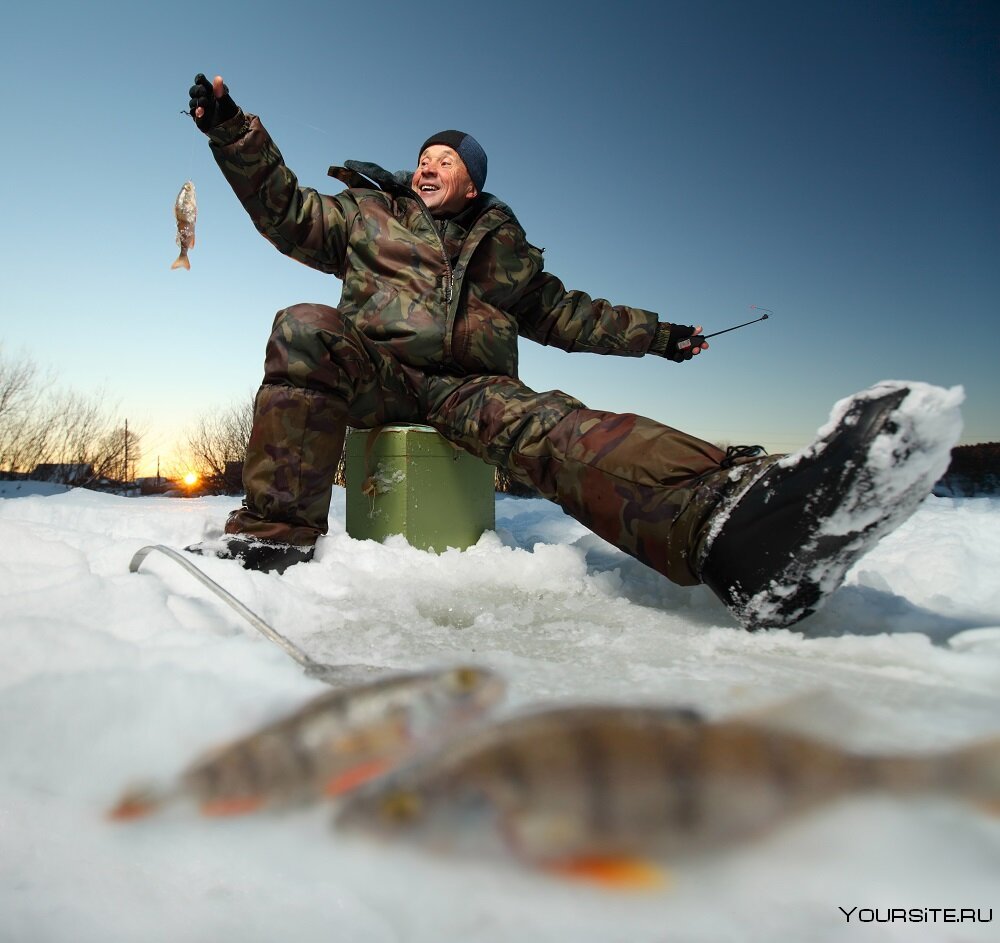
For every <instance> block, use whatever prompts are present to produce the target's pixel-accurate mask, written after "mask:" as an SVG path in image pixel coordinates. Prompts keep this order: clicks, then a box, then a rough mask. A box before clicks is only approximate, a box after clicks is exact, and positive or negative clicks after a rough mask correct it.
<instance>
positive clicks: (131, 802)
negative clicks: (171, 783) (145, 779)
mask: <svg viewBox="0 0 1000 943" xmlns="http://www.w3.org/2000/svg"><path fill="white" fill-rule="evenodd" d="M168 798H169V796H168V795H167V794H166V793H162V792H159V791H157V790H156V789H154V788H152V787H150V786H138V787H136V788H134V789H129V790H127V791H126V792H125V793H124V795H122V797H121V798H120V799H119V800H118V801H117V802H116V803H115V804H114V805H113V806H112V807H111V808H110V809H108V811H107V813H106V817H107V818H109V819H110V820H111V821H113V822H134V821H135V820H136V819H144V818H146V816H148V815H152V814H153V813H154V812H156V811H158V810H159V809H160V808H161V807H162V806H163V804H164V803H165V802H166V801H167V799H168Z"/></svg>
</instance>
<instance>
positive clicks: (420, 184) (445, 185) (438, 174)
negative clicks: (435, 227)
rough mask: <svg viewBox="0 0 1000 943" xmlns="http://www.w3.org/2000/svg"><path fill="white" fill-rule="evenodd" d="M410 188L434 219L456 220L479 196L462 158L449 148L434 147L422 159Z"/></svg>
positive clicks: (423, 154)
mask: <svg viewBox="0 0 1000 943" xmlns="http://www.w3.org/2000/svg"><path fill="white" fill-rule="evenodd" d="M410 186H411V187H412V188H413V189H414V190H415V191H416V192H417V193H419V194H420V198H421V199H422V200H423V201H424V203H425V204H426V205H427V209H429V210H430V211H431V215H432V216H454V215H455V214H456V213H460V212H461V211H462V210H463V209H465V207H466V206H468V205H469V203H471V202H472V201H473V200H474V199H475V198H476V197H477V196H479V191H478V190H477V189H476V186H475V184H474V183H473V182H472V178H471V177H470V176H469V172H468V170H466V169H465V164H464V163H463V162H462V158H461V157H459V156H458V152H457V151H454V150H452V148H450V147H448V145H447V144H431V145H430V147H428V148H427V149H426V150H425V151H424V152H423V153H422V154H421V155H420V163H419V164H418V165H417V169H416V171H415V172H414V174H413V180H412V181H411V183H410Z"/></svg>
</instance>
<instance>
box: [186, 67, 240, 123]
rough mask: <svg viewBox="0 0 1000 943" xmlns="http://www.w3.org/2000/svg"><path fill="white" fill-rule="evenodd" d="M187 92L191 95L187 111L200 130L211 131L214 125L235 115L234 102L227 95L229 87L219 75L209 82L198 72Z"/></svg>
mask: <svg viewBox="0 0 1000 943" xmlns="http://www.w3.org/2000/svg"><path fill="white" fill-rule="evenodd" d="M188 94H189V95H190V96H191V101H190V102H189V103H188V106H189V108H190V112H189V113H190V115H191V117H192V118H194V123H195V124H196V125H198V128H199V129H200V130H202V131H211V130H212V128H214V127H216V125H219V124H222V122H223V121H228V120H229V119H230V118H232V117H234V116H235V115H236V111H237V108H236V103H235V102H234V101H233V100H232V98H230V97H229V89H228V88H227V86H226V83H225V82H223V81H222V76H221V75H217V76H216V77H215V79H214V80H213V81H211V82H209V81H208V79H207V78H206V77H205V76H204V75H203V74H202V73H201V72H199V73H198V74H197V75H196V76H195V77H194V85H192V86H191V88H190V90H189V92H188Z"/></svg>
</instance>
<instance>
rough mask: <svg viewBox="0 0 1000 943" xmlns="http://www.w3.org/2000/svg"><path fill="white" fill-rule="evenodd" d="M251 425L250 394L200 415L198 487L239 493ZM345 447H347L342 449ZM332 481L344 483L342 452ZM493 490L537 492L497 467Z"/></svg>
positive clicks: (193, 441) (193, 453)
mask: <svg viewBox="0 0 1000 943" xmlns="http://www.w3.org/2000/svg"><path fill="white" fill-rule="evenodd" d="M252 426H253V397H252V396H250V397H247V398H246V399H242V400H239V401H238V402H236V403H234V404H233V405H232V406H230V407H228V408H227V409H223V410H221V411H220V410H214V411H212V412H211V413H209V414H206V415H204V416H202V417H201V419H199V420H198V421H197V422H196V423H195V425H194V426H193V427H192V429H191V431H190V432H189V433H188V439H187V450H188V455H189V457H190V462H191V466H192V470H193V471H195V472H196V473H197V475H198V477H199V478H200V479H201V484H200V486H199V491H200V492H201V493H211V494H242V491H243V483H242V470H243V461H244V459H245V458H246V454H247V443H248V442H249V441H250V430H251V428H252ZM345 451H346V450H345ZM333 483H334V484H335V485H339V486H340V487H345V485H346V483H347V477H346V467H345V459H344V456H343V455H342V456H341V458H340V464H339V465H338V466H337V472H336V475H335V476H334V479H333ZM496 490H497V491H498V492H502V493H505V494H511V495H514V496H516V497H538V493H537V492H536V491H535V490H534V489H532V488H529V487H527V486H525V485H522V484H520V483H518V482H516V481H514V480H513V479H512V478H511V477H510V475H508V474H507V473H506V472H504V471H501V470H500V469H497V470H496Z"/></svg>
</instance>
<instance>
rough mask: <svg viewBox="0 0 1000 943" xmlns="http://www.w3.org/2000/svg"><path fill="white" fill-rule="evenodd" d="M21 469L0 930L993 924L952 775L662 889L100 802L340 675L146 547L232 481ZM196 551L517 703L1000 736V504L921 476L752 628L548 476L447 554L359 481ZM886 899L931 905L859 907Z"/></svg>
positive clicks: (356, 936)
mask: <svg viewBox="0 0 1000 943" xmlns="http://www.w3.org/2000/svg"><path fill="white" fill-rule="evenodd" d="M3 487H5V488H6V489H8V490H6V492H4V493H6V494H8V495H17V496H16V497H14V496H11V497H8V498H7V499H5V500H0V607H2V616H0V940H3V941H5V943H7V941H11V943H13V941H25V943H27V941H31V943H44V941H73V943H91V941H100V943H117V941H121V943H125V941H128V943H132V941H136V940H142V941H144V943H155V941H172V943H173V941H229V940H234V941H240V943H247V941H273V940H290V939H293V940H296V941H299V943H309V941H313V940H324V941H326V940H349V941H351V943H367V941H372V943H382V941H403V940H406V941H421V943H423V941H427V943H431V941H433V943H441V941H452V940H454V941H463V943H466V941H483V943H493V941H514V940H516V941H522V940H523V941H560V943H564V941H574V943H586V941H591V940H592V941H600V943H611V941H623V943H624V941H628V943H642V941H650V943H653V941H667V940H671V941H673V940H677V941H706V943H709V941H711V943H719V941H726V940H739V941H756V940H760V941H764V940H767V941H774V940H795V941H800V940H851V941H855V940H856V941H867V940H878V941H893V940H962V941H979V940H994V939H997V925H998V920H1000V913H997V911H998V910H1000V821H998V820H997V818H996V817H995V816H990V815H988V814H986V813H985V812H984V811H983V810H979V809H973V808H967V807H965V806H962V805H958V804H954V803H951V802H949V801H946V800H920V801H904V800H899V799H888V798H865V799H856V800H850V801H845V802H842V803H839V804H837V805H836V806H832V807H830V808H828V809H826V810H823V811H821V812H819V813H818V814H815V815H812V816H810V817H809V818H807V819H803V820H800V821H797V822H795V823H793V824H792V825H791V826H789V827H788V828H785V829H782V830H780V831H779V832H775V833H773V834H771V835H769V836H766V837H765V838H763V839H762V840H761V841H760V842H758V843H756V844H754V845H752V846H747V847H744V848H741V849H738V850H736V851H734V852H732V853H728V854H724V855H719V856H717V857H713V858H711V859H708V860H702V861H692V862H679V863H678V864H677V866H676V867H675V868H674V869H673V873H672V877H673V883H672V886H671V887H670V889H669V890H666V891H663V892H658V893H654V894H642V895H636V894H627V893H622V892H610V891H607V890H602V889H598V888H593V887H589V886H579V885H575V884H567V883H562V882H560V881H558V880H556V879H554V878H550V877H543V876H541V875H538V874H534V873H530V872H523V871H518V870H515V869H514V868H510V869H506V868H503V867H498V866H496V865H488V864H479V863H475V862H471V863H470V862H454V861H450V860H447V859H437V858H433V857H429V856H425V855H421V854H420V853H418V852H416V851H410V850H405V849H400V848H394V847H385V846H379V845H376V844H372V843H367V842H365V841H364V840H361V839H357V838H351V839H345V838H341V837H339V836H337V835H335V834H334V833H333V832H332V831H331V829H330V827H329V819H330V816H329V810H328V809H326V808H322V807H317V808H311V809H303V810H295V811H291V812H285V813H281V814H274V815H261V816H250V817H246V818H242V819H231V820H206V819H201V818H197V817H194V816H193V815H191V814H189V813H188V812H187V811H186V810H185V811H181V810H176V811H175V812H171V813H167V814H165V815H163V816H162V817H159V818H152V819H149V820H146V821H142V822H137V823H134V824H130V825H122V824H113V823H110V822H108V821H106V820H105V819H104V818H103V812H104V810H105V809H106V808H107V807H108V805H109V804H110V803H112V802H113V801H114V800H115V798H117V796H118V794H119V792H120V791H121V790H122V789H123V787H125V786H126V785H128V784H130V783H132V782H134V781H136V780H140V779H150V778H161V777H163V778H169V776H170V775H171V774H173V773H176V772H177V771H178V770H179V769H180V768H181V767H182V766H183V765H185V764H186V763H187V762H188V761H189V760H190V759H192V758H193V757H194V756H195V755H196V754H198V753H200V752H201V751H202V750H204V749H205V748H207V747H209V746H211V745H214V744H216V743H218V742H220V741H223V740H225V739H227V738H230V737H233V736H235V735H238V734H241V733H244V732H246V731H247V730H249V729H251V728H252V727H254V726H257V725H259V724H261V723H263V722H265V721H268V720H271V719H273V718H274V717H276V716H278V715H279V714H281V713H283V712H285V711H288V710H290V709H292V708H294V707H295V706H297V705H298V704H300V703H302V702H304V701H305V700H306V699H308V698H309V697H310V696H312V695H314V694H316V693H318V692H320V691H322V690H325V687H324V686H323V685H322V684H321V683H320V682H318V681H316V680H312V679H309V678H307V677H306V676H305V674H304V672H303V671H302V670H301V668H300V667H299V666H298V665H297V664H296V663H295V662H293V661H292V660H291V659H290V658H289V657H288V656H287V655H286V654H285V653H284V652H283V651H281V650H280V649H279V648H278V647H277V646H275V645H274V644H273V643H271V642H269V641H268V640H266V639H265V638H264V637H262V636H261V635H260V634H258V633H256V632H255V631H254V630H253V629H252V628H251V627H250V626H248V625H247V624H246V623H244V622H242V621H241V620H240V619H239V617H238V616H237V615H236V614H235V613H234V612H233V611H232V610H230V609H228V608H227V607H226V606H225V605H223V604H222V603H221V602H220V601H219V600H218V599H217V598H215V597H213V596H211V595H210V594H209V593H207V592H206V590H205V588H204V587H203V586H201V585H200V584H198V583H197V582H196V581H195V580H193V579H192V578H191V576H190V575H189V574H187V573H186V572H184V571H183V570H182V569H181V568H179V567H178V566H177V565H176V564H175V563H173V562H172V561H170V560H168V559H166V558H165V557H162V556H159V555H156V554H154V555H151V556H150V557H149V558H148V559H147V560H146V561H145V562H144V563H143V566H142V569H141V570H140V572H139V573H137V574H131V573H129V572H128V563H129V560H130V559H131V557H132V555H133V554H134V553H135V551H137V550H138V549H139V548H140V547H142V546H144V545H147V544H154V543H162V544H167V545H171V546H184V545H186V544H188V543H191V542H192V541H195V540H198V539H200V538H201V537H203V536H204V535H206V534H211V533H212V532H217V530H218V528H219V526H220V525H221V523H222V521H223V520H224V517H225V514H226V512H227V511H228V510H229V509H230V508H231V507H232V506H233V505H234V499H232V498H203V499H193V500H181V499H171V498H120V497H115V496H111V495H105V494H97V493H93V492H87V491H81V490H74V491H68V492H64V493H52V494H47V495H46V494H31V493H27V492H30V491H31V490H32V488H31V487H29V486H27V485H24V484H22V485H21V486H20V488H18V486H17V484H16V483H6V484H5V485H4V486H3ZM47 490H49V491H57V490H58V489H53V488H51V487H50V488H49V489H47ZM202 566H203V568H204V570H205V571H206V572H207V573H208V574H209V575H210V576H211V577H212V578H214V579H216V580H217V581H219V582H220V583H221V584H223V585H224V586H225V587H226V588H227V589H229V590H230V591H231V592H232V593H234V594H235V595H236V596H237V597H238V598H239V599H241V600H242V601H243V602H244V603H246V604H247V605H248V606H249V607H250V608H251V609H253V610H254V611H256V612H258V613H259V614H260V615H261V617H262V618H264V619H265V620H266V621H267V622H268V623H270V624H271V625H272V626H274V627H275V629H277V630H278V631H279V632H281V633H282V634H284V635H286V636H287V637H288V638H289V639H291V640H292V641H293V642H294V643H295V644H296V645H298V646H300V647H301V648H303V649H304V650H306V651H307V652H308V653H309V654H310V655H311V656H312V657H313V658H314V659H316V660H318V661H322V662H328V663H364V664H370V665H374V666H377V667H389V668H398V669H405V668H410V667H423V666H429V665H437V664H447V663H473V664H483V665H487V666H490V667H492V668H494V669H496V670H497V671H500V672H501V673H503V674H504V675H505V676H506V677H507V679H508V682H509V686H510V693H509V698H508V702H507V704H508V709H516V708H518V707H522V706H525V705H527V704H533V703H537V702H568V701H594V700H607V701H627V702H642V703H666V704H681V705H687V706H690V707H694V708H696V709H698V710H700V711H702V712H704V713H705V714H707V715H709V716H712V717H720V716H725V715H729V714H736V713H740V712H742V711H747V710H754V709H758V708H763V707H766V706H768V705H772V704H777V703H780V702H782V701H785V700H788V701H789V708H788V722H789V723H791V724H797V725H798V726H800V727H802V728H805V729H808V730H811V731H813V732H814V733H817V734H820V735H824V736H829V737H833V738H836V739H838V740H839V741H841V742H845V743H847V744H849V745H851V746H854V747H857V748H859V749H872V750H875V749H886V750H893V751H919V750H930V749H945V748H948V747H950V746H957V745H959V744H964V743H967V742H970V741H971V740H973V739H977V738H986V737H997V738H1000V579H998V578H997V573H998V572H1000V500H997V499H988V498H966V499H952V498H934V497H931V498H928V500H927V501H926V502H925V503H924V504H923V505H922V506H921V508H920V509H919V510H918V511H917V513H916V514H915V515H914V516H913V517H912V518H910V519H909V520H908V521H907V522H906V523H904V524H903V525H902V526H901V527H900V529H899V530H898V531H896V532H895V533H893V534H892V535H890V536H889V537H888V538H886V539H885V540H884V541H883V542H882V543H881V544H879V545H878V546H877V547H876V548H875V549H874V550H873V551H872V552H871V553H869V554H868V555H867V556H866V557H864V558H862V559H861V560H860V561H859V562H858V563H857V564H856V565H855V567H854V568H853V569H852V570H851V571H850V573H849V574H848V579H847V583H846V585H845V586H844V587H843V588H842V589H841V590H839V591H838V592H837V593H835V594H834V596H833V597H832V599H831V600H830V602H829V604H828V605H827V607H826V608H825V609H824V610H823V611H822V612H820V613H819V614H817V615H815V616H813V617H811V618H810V619H808V620H806V621H805V622H803V623H800V624H799V625H798V626H796V627H795V629H794V630H775V631H769V632H759V633H755V634H748V633H745V632H744V631H742V630H741V629H739V628H738V627H737V626H736V625H735V623H734V622H733V620H732V619H731V618H730V617H729V615H728V613H727V612H726V610H725V609H724V608H723V606H722V605H721V604H720V603H718V602H717V601H716V600H715V599H714V597H713V596H712V595H711V593H710V592H709V591H708V590H707V589H705V588H704V587H697V588H693V589H684V588H681V587H677V586H673V585H671V584H670V583H668V582H667V581H666V580H664V579H662V578H661V577H660V576H658V575H657V574H655V573H653V572H652V571H650V570H648V569H646V568H645V567H643V566H642V565H640V564H638V563H636V562H635V561H633V560H631V559H630V558H628V557H626V556H624V555H622V554H621V553H619V552H618V551H616V550H615V549H614V548H612V547H610V546H609V545H608V544H606V543H604V542H603V541H601V540H599V539H598V538H596V537H594V536H592V535H590V534H589V533H588V532H587V531H585V530H584V529H583V528H582V527H581V526H580V525H578V524H576V523H575V522H574V521H572V520H571V519H569V518H567V517H566V516H564V515H563V514H562V512H561V511H559V510H558V508H556V507H555V506H554V505H552V504H550V503H548V502H546V501H542V500H519V499H514V498H508V497H498V498H497V531H496V532H495V533H493V532H491V533H488V534H486V535H485V536H484V537H483V538H482V539H481V540H480V542H479V543H478V544H477V545H476V546H475V547H473V548H471V549H470V550H467V551H465V552H458V551H454V550H450V551H447V552H445V553H443V554H441V555H435V554H432V553H425V552H422V551H418V550H415V549H413V548H411V547H409V546H408V545H407V544H406V543H405V542H404V541H402V539H401V538H393V539H390V540H389V541H387V542H386V543H385V544H375V543H372V542H359V541H354V540H352V539H350V538H349V537H348V536H347V535H346V533H345V530H344V493H343V491H341V490H339V489H337V490H335V493H334V507H333V512H332V521H331V532H330V535H329V536H328V537H326V538H324V539H323V540H322V541H321V543H320V546H319V550H318V554H317V559H316V561H315V562H313V563H311V564H308V565H300V566H296V567H293V568H291V569H290V570H288V572H287V573H286V574H285V575H284V576H282V577H277V576H273V575H265V574H259V573H250V572H246V571H244V570H242V569H241V568H239V567H238V566H236V565H235V564H233V563H231V562H226V561H219V560H214V559H205V560H203V561H202ZM998 744H1000V740H998ZM998 749H1000V745H998ZM855 907H857V908H858V910H856V911H854V912H853V915H852V917H851V918H850V919H848V918H847V917H846V916H845V914H844V911H847V912H851V908H855ZM840 908H843V910H841V909H840ZM892 908H896V909H897V911H898V910H899V909H906V911H907V912H908V914H909V917H910V919H911V920H912V918H913V917H914V915H916V914H919V913H922V914H924V917H925V919H924V922H922V923H913V922H909V921H908V922H905V923H904V922H901V921H900V919H899V918H898V916H897V918H896V920H895V921H894V922H892V923H885V922H864V923H862V922H859V921H860V920H862V919H865V918H871V919H873V918H874V916H878V917H882V918H884V917H886V915H887V914H888V913H889V911H890V909H892ZM932 908H952V909H953V912H952V916H953V917H956V918H957V917H958V916H960V909H961V908H973V909H975V910H976V912H977V916H979V917H981V918H985V917H987V916H989V915H993V922H992V923H983V922H976V923H972V922H964V923H958V922H945V919H944V918H945V916H946V914H945V912H944V911H943V910H942V911H940V912H939V913H935V912H933V911H932V910H931V909H932Z"/></svg>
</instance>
